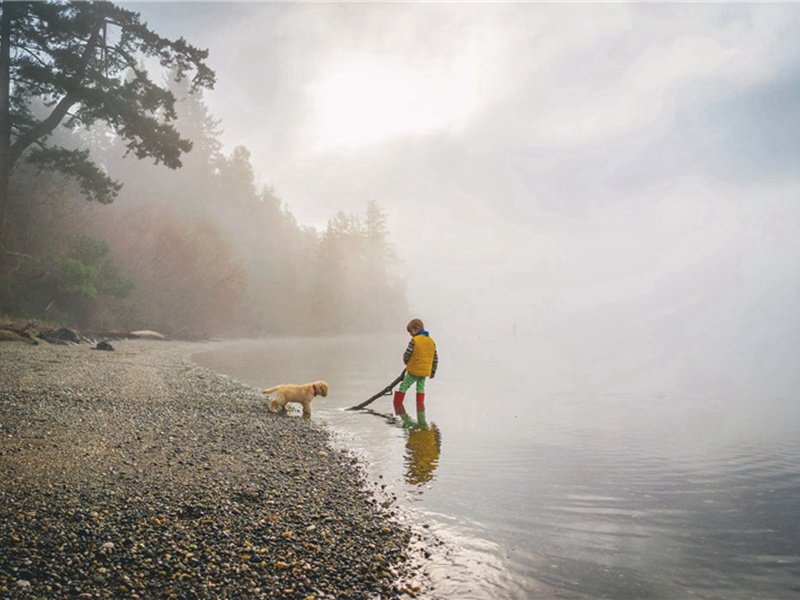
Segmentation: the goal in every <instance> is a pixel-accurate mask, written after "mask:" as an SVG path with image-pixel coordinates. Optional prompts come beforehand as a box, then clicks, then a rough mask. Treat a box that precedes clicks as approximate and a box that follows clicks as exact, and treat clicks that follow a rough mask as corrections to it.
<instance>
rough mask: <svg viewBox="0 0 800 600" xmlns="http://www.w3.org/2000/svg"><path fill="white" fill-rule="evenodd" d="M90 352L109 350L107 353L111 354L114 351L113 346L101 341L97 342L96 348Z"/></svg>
mask: <svg viewBox="0 0 800 600" xmlns="http://www.w3.org/2000/svg"><path fill="white" fill-rule="evenodd" d="M92 350H109V351H112V352H113V351H114V346H112V345H111V342H108V341H106V340H102V341H100V342H97V346H95V347H94V348H92Z"/></svg>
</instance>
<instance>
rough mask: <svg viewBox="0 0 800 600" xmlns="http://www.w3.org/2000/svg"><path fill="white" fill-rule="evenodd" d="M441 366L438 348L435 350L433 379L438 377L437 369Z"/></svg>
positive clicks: (432, 369) (432, 370)
mask: <svg viewBox="0 0 800 600" xmlns="http://www.w3.org/2000/svg"><path fill="white" fill-rule="evenodd" d="M438 367H439V352H438V350H434V351H433V366H432V367H431V379H433V378H434V377H436V369H437V368H438Z"/></svg>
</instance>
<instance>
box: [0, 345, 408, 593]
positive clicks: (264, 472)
mask: <svg viewBox="0 0 800 600" xmlns="http://www.w3.org/2000/svg"><path fill="white" fill-rule="evenodd" d="M114 346H115V351H112V352H106V351H99V350H93V349H91V348H90V347H88V346H87V345H85V344H81V345H77V346H62V345H51V344H45V345H38V346H33V345H28V344H21V343H3V344H0V473H2V477H1V478H0V596H1V597H4V598H5V597H9V598H61V597H84V598H93V597H132V598H151V597H165V598H242V597H247V598H303V599H309V598H314V599H315V600H320V599H323V598H330V599H334V598H364V599H366V598H375V597H378V598H395V597H400V596H403V595H404V594H405V591H404V590H403V589H401V586H400V584H398V581H400V580H401V579H402V574H403V570H404V565H406V564H407V562H408V559H409V558H408V548H409V542H410V533H409V532H408V531H407V530H406V529H405V528H404V527H403V526H401V525H400V524H398V522H397V519H396V515H394V514H393V513H392V512H391V511H390V510H388V509H386V508H384V507H383V506H382V504H381V502H380V499H379V498H377V497H376V496H375V495H374V494H373V493H372V492H370V491H369V490H368V489H367V488H366V487H365V482H364V480H363V476H362V473H361V470H360V468H359V466H358V465H357V464H356V462H355V460H354V459H353V458H352V457H350V456H349V455H347V454H346V453H344V452H341V451H337V450H334V449H332V447H331V446H330V445H329V444H328V434H327V432H326V431H325V429H324V428H321V427H319V426H317V425H315V424H314V423H313V421H312V422H310V423H309V422H307V421H304V420H303V419H301V418H293V417H279V416H275V415H272V414H270V413H269V412H267V410H266V409H267V402H266V401H265V399H264V397H263V396H262V395H261V394H259V393H258V391H257V390H254V389H251V388H249V387H247V386H244V385H241V384H239V383H237V382H235V381H234V380H232V379H230V378H227V377H225V376H222V375H219V374H216V373H214V372H212V371H209V370H207V369H204V368H202V367H199V366H197V365H196V364H194V363H193V362H192V361H191V359H190V353H191V351H192V348H199V347H200V346H199V345H196V344H189V343H183V342H157V341H145V340H121V341H118V342H115V343H114Z"/></svg>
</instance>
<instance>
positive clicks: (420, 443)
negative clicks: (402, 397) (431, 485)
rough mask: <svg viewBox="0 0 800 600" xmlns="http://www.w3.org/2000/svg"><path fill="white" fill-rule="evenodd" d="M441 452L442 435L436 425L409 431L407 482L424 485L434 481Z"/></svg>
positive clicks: (406, 457) (407, 442)
mask: <svg viewBox="0 0 800 600" xmlns="http://www.w3.org/2000/svg"><path fill="white" fill-rule="evenodd" d="M441 451H442V434H441V432H440V431H439V428H438V427H437V426H436V425H435V424H433V423H431V424H430V425H429V426H428V427H427V428H414V429H411V430H409V432H408V440H407V441H406V455H405V463H406V481H407V482H408V483H410V484H411V485H422V484H424V483H428V482H429V481H431V480H432V479H434V471H436V467H438V466H439V454H440V453H441Z"/></svg>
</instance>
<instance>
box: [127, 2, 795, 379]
mask: <svg viewBox="0 0 800 600" xmlns="http://www.w3.org/2000/svg"><path fill="white" fill-rule="evenodd" d="M126 6H127V7H129V8H132V9H134V10H137V11H138V12H140V13H141V14H142V17H143V20H145V21H147V22H148V23H149V25H150V26H151V27H153V28H154V29H155V30H157V31H159V32H160V33H161V34H162V35H167V36H176V37H177V36H184V37H186V38H187V39H188V40H190V41H191V42H192V43H193V44H195V45H197V46H199V47H207V48H208V49H209V52H210V55H209V65H210V66H211V67H212V68H213V69H215V71H216V73H217V80H218V83H217V86H216V88H215V90H214V91H213V92H210V93H207V94H206V97H205V100H206V102H207V104H208V106H209V109H210V112H211V114H212V115H213V116H214V117H215V118H217V119H219V120H220V128H221V131H222V132H221V140H222V141H223V144H224V147H225V150H226V151H227V152H231V151H232V149H233V148H235V147H237V146H243V147H245V148H247V149H248V151H249V152H250V154H251V161H252V165H253V169H254V177H255V178H256V180H257V181H258V182H260V183H261V184H263V185H266V186H271V189H274V191H275V194H276V195H277V196H278V197H279V198H280V199H281V201H282V202H284V203H285V206H286V207H287V210H289V211H291V213H292V215H293V216H294V217H295V218H296V220H297V222H298V223H299V224H301V225H303V226H309V227H317V228H320V229H324V227H325V223H326V222H327V220H328V219H329V218H330V217H331V215H332V214H334V213H335V212H336V211H344V213H346V214H360V213H362V212H363V210H364V207H365V206H366V203H367V202H369V201H374V202H376V203H377V204H378V205H380V206H381V208H382V209H383V210H384V211H385V213H386V217H387V227H388V230H389V232H390V239H389V241H390V242H391V244H392V245H393V246H394V248H395V250H396V253H397V256H398V257H399V258H400V260H401V263H400V264H399V266H398V267H397V269H398V274H399V276H400V277H402V278H403V279H404V280H405V281H406V282H407V287H406V296H407V299H408V302H409V309H408V310H409V314H408V316H409V317H410V316H419V317H421V318H423V319H424V320H425V322H426V325H428V327H429V329H430V330H431V331H432V332H434V333H436V334H437V339H439V340H441V341H440V344H441V345H442V346H443V348H442V350H443V351H444V352H447V351H448V350H449V351H450V352H451V353H452V354H457V353H458V352H463V351H465V350H464V348H465V347H473V348H474V349H476V350H475V351H483V350H477V348H479V347H480V346H481V344H485V345H488V346H490V347H491V348H493V349H494V350H493V352H501V353H504V354H505V353H513V354H515V355H516V356H517V357H521V358H520V360H519V362H520V364H519V368H520V369H525V368H530V369H540V370H541V372H542V378H543V380H548V381H551V382H552V383H553V385H556V386H567V387H578V388H581V387H591V388H593V389H598V388H600V389H613V390H640V389H658V390H674V389H678V390H684V391H717V392H719V393H722V394H733V393H737V392H739V391H742V390H771V391H778V392H784V393H789V392H791V391H792V390H793V389H795V387H794V386H796V385H797V383H798V376H797V375H796V369H794V365H795V364H796V363H797V359H798V358H799V357H798V349H797V348H798V344H797V341H798V339H800V322H799V321H798V317H797V313H798V311H797V300H798V295H799V294H800V277H798V273H799V271H798V266H799V265H798V260H799V259H798V257H799V256H800V253H798V241H797V236H796V235H795V232H796V231H797V226H798V224H799V223H798V221H799V220H800V208H798V202H797V197H798V185H799V184H800V181H798V176H797V169H796V168H794V167H795V166H796V164H797V159H798V156H799V155H800V142H798V141H797V139H798V138H797V135H796V130H797V125H798V120H799V119H800V113H799V112H798V109H797V107H798V106H800V104H798V99H799V98H798V97H799V96H800V85H798V84H799V83H800V79H798V77H797V72H798V71H797V67H798V58H799V57H800V47H799V45H798V42H797V36H796V35H795V32H796V31H797V25H798V19H799V18H800V8H798V7H797V6H795V5H786V4H774V5H763V4H733V5H731V4H724V5H718V4H690V5H685V4H678V5H673V4H670V5H630V4H599V5H584V4H578V5H573V4H568V5H551V4H516V3H514V4H465V5H458V4H451V3H447V4H349V3H348V4H338V3H335V4H328V3H325V4H316V3H315V4H271V3H270V4H267V3H195V2H181V3H143V4H134V3H131V4H126ZM332 285H335V283H332ZM387 317H388V315H387ZM391 318H397V319H398V322H397V323H395V324H394V325H395V326H396V329H397V330H398V331H401V332H402V330H403V327H404V325H405V322H404V321H403V320H401V319H399V318H398V317H396V316H394V315H392V317H391ZM490 338H492V339H493V340H494V341H492V342H491V343H489V342H487V341H486V340H488V339H490ZM497 340H500V341H497Z"/></svg>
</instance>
